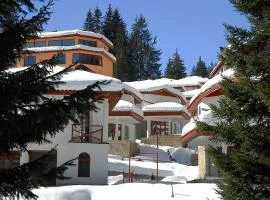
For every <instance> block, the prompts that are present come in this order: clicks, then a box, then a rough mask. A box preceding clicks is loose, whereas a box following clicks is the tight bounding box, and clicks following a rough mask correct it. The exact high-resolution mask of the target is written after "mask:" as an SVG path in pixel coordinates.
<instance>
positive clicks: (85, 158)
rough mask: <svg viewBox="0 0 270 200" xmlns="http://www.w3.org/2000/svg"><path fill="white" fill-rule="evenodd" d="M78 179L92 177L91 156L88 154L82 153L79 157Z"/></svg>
mask: <svg viewBox="0 0 270 200" xmlns="http://www.w3.org/2000/svg"><path fill="white" fill-rule="evenodd" d="M78 162H79V164H78V177H89V176H90V156H89V154H88V153H85V152H84V153H81V154H80V155H79V161H78Z"/></svg>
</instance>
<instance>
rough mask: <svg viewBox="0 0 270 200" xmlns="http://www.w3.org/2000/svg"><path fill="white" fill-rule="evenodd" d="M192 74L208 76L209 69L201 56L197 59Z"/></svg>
mask: <svg viewBox="0 0 270 200" xmlns="http://www.w3.org/2000/svg"><path fill="white" fill-rule="evenodd" d="M191 75H192V76H201V77H208V70H207V67H206V64H205V62H204V61H203V60H202V57H201V56H200V57H199V60H198V61H197V63H196V65H195V66H194V67H193V68H192V72H191Z"/></svg>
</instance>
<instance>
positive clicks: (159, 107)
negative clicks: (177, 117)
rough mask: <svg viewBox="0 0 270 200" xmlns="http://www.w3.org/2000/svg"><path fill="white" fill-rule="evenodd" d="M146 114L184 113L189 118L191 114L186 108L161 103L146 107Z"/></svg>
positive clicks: (144, 108)
mask: <svg viewBox="0 0 270 200" xmlns="http://www.w3.org/2000/svg"><path fill="white" fill-rule="evenodd" d="M142 110H143V112H144V114H146V113H153V112H156V113H162V112H164V113H165V112H166V113H174V112H177V113H179V112H181V113H184V114H185V115H186V116H187V117H189V116H190V115H189V112H188V111H187V109H186V107H185V106H183V105H181V104H179V103H175V102H160V103H154V104H150V105H146V106H144V107H143V109H142Z"/></svg>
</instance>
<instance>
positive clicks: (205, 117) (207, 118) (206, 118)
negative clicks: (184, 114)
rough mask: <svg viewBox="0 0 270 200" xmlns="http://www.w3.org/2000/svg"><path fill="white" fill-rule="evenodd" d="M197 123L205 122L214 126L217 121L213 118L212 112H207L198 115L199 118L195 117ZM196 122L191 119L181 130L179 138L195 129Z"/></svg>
mask: <svg viewBox="0 0 270 200" xmlns="http://www.w3.org/2000/svg"><path fill="white" fill-rule="evenodd" d="M196 120H197V121H201V122H205V123H207V124H209V125H216V122H217V119H216V118H215V117H214V116H213V113H212V110H209V111H205V112H203V113H202V114H200V115H199V116H197V117H196ZM196 120H195V119H194V118H191V119H190V121H189V123H187V124H186V125H185V126H184V127H183V129H182V133H181V136H184V135H186V134H187V133H189V132H190V131H192V130H193V129H196V127H197V126H196Z"/></svg>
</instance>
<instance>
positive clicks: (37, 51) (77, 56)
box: [16, 30, 116, 77]
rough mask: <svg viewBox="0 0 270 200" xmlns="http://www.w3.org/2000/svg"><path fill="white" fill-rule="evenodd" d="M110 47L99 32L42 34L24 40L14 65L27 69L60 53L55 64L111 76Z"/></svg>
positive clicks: (111, 58) (110, 44)
mask: <svg viewBox="0 0 270 200" xmlns="http://www.w3.org/2000/svg"><path fill="white" fill-rule="evenodd" d="M112 48H113V44H112V42H111V41H110V40H109V39H108V38H106V37H105V36H104V35H102V34H99V33H94V32H90V31H81V30H68V31H55V32H43V33H40V34H38V35H37V36H36V37H33V38H29V39H28V40H27V43H26V45H25V48H24V49H23V51H22V52H21V57H20V58H19V59H17V61H16V66H18V67H22V66H30V65H33V64H35V63H38V62H40V61H42V60H44V59H50V58H51V57H52V56H54V55H56V54H59V53H61V54H60V55H59V56H58V57H57V59H58V63H57V65H60V66H63V67H68V66H70V65H72V64H77V63H78V64H83V65H85V66H86V67H87V68H89V70H90V71H92V72H95V73H98V74H103V75H106V76H111V77H112V76H113V64H114V63H115V62H116V58H115V57H114V56H113V55H112V54H111V53H110V52H111V50H112Z"/></svg>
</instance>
